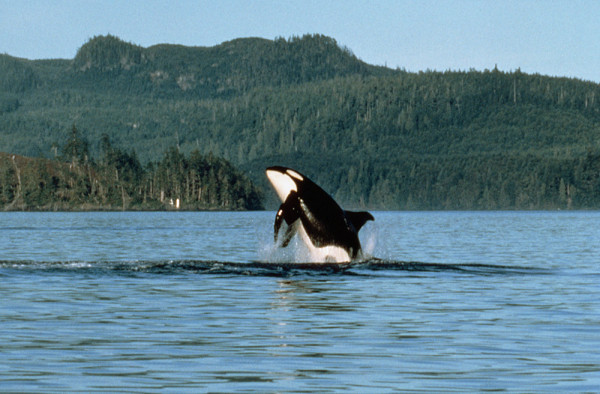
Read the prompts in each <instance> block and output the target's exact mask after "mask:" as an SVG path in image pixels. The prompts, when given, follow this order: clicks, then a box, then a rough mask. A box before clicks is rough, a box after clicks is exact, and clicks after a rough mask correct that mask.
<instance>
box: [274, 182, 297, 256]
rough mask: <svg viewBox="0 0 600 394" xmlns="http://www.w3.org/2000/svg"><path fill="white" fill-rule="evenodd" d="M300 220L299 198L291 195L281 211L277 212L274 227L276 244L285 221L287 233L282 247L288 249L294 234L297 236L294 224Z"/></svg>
mask: <svg viewBox="0 0 600 394" xmlns="http://www.w3.org/2000/svg"><path fill="white" fill-rule="evenodd" d="M299 218H300V209H299V208H298V198H297V196H296V194H295V193H290V195H289V196H288V198H287V199H286V200H285V201H284V202H283V204H281V206H280V207H279V210H277V215H276V216H275V224H274V226H273V230H274V235H273V238H274V242H275V243H277V238H278V236H279V229H280V228H281V224H282V223H283V221H284V220H285V223H286V224H287V226H288V227H287V229H286V231H285V235H284V238H283V242H282V245H281V246H283V247H286V246H287V245H288V244H289V243H290V240H291V239H292V237H293V236H294V234H296V226H294V225H293V224H294V222H295V221H296V220H298V219H299Z"/></svg>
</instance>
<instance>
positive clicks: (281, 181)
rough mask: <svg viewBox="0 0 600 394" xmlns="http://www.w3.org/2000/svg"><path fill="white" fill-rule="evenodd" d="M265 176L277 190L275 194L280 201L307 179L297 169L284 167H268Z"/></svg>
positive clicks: (296, 189)
mask: <svg viewBox="0 0 600 394" xmlns="http://www.w3.org/2000/svg"><path fill="white" fill-rule="evenodd" d="M266 173H267V178H269V182H271V185H273V188H274V189H275V191H276V192H277V196H279V199H280V200H281V201H285V200H286V199H287V196H288V195H289V194H290V193H291V192H292V191H295V192H297V191H298V185H299V184H300V183H301V182H304V180H305V179H307V178H306V177H305V176H304V175H302V174H300V173H299V172H298V171H295V170H292V169H291V168H286V167H279V166H276V167H269V168H267V170H266Z"/></svg>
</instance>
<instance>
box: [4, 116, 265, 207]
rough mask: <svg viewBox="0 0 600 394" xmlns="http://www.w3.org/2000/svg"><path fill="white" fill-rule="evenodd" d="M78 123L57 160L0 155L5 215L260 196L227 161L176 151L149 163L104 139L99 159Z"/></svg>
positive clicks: (211, 203) (244, 201) (226, 203)
mask: <svg viewBox="0 0 600 394" xmlns="http://www.w3.org/2000/svg"><path fill="white" fill-rule="evenodd" d="M88 147H89V143H88V141H87V140H86V139H85V138H83V137H81V135H80V133H79V131H78V129H77V127H76V126H75V125H73V127H72V129H71V132H70V135H69V136H68V138H67V139H66V142H65V143H64V145H63V146H62V147H61V148H60V155H57V157H56V158H55V159H43V158H37V159H32V158H26V157H22V156H17V155H12V154H6V153H0V209H3V210H169V209H175V210H177V209H184V210H209V209H219V210H249V209H250V210H254V209H263V206H262V203H261V196H260V194H259V191H258V190H257V189H256V187H254V185H253V184H252V182H250V180H249V179H248V177H246V176H245V175H243V174H241V173H240V172H239V171H237V170H236V169H235V168H233V166H232V165H231V164H230V163H229V162H227V161H226V160H224V159H218V158H215V157H213V156H212V155H209V156H207V157H204V156H202V155H201V154H200V153H199V152H198V151H194V152H192V153H191V155H190V156H189V157H185V155H183V154H182V153H180V152H179V150H178V149H177V148H176V147H171V148H170V149H168V150H167V151H166V152H165V154H164V156H163V158H162V159H161V160H160V161H158V162H149V163H147V164H146V165H145V166H142V164H141V163H140V162H139V160H138V158H137V155H136V154H135V152H134V151H132V152H129V153H128V152H126V151H123V150H122V149H119V148H116V147H114V146H113V145H112V143H111V141H110V138H109V137H108V135H106V134H105V135H103V136H102V141H101V151H102V154H101V156H100V158H99V161H97V162H96V161H94V160H92V159H91V157H90V155H89V148H88Z"/></svg>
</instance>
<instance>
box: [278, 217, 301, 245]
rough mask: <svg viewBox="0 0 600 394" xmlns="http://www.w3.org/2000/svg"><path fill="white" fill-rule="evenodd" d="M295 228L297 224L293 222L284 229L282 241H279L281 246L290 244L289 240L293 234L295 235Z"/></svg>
mask: <svg viewBox="0 0 600 394" xmlns="http://www.w3.org/2000/svg"><path fill="white" fill-rule="evenodd" d="M297 229H298V226H296V223H293V224H291V225H289V226H288V228H287V229H286V230H285V234H284V235H283V241H281V247H282V248H285V247H286V246H288V245H289V244H290V241H291V240H292V238H293V237H294V235H296V231H297Z"/></svg>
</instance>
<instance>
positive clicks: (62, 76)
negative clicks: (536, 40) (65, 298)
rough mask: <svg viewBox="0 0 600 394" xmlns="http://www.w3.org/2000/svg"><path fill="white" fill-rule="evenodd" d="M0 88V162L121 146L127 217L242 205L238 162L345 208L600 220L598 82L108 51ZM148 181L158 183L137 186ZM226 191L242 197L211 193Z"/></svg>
mask: <svg viewBox="0 0 600 394" xmlns="http://www.w3.org/2000/svg"><path fill="white" fill-rule="evenodd" d="M4 70H6V71H7V73H5V74H2V71H4ZM0 76H2V77H0V78H4V79H1V80H0V86H2V87H3V90H2V91H0V130H1V133H0V150H4V151H10V152H15V153H19V154H25V155H31V156H37V155H45V156H47V157H53V152H52V146H53V145H54V146H57V145H56V141H59V140H62V138H63V137H62V135H63V132H64V130H66V129H68V128H69V127H70V126H71V125H72V124H74V123H77V125H78V126H79V127H81V130H85V138H84V137H83V136H81V135H80V136H79V137H80V138H81V139H83V140H85V139H88V140H89V141H114V142H115V143H116V144H118V145H119V146H120V147H122V149H124V150H121V149H116V148H114V147H112V145H110V144H109V145H106V144H105V143H104V142H102V143H100V144H97V145H94V144H89V145H88V150H89V157H94V158H98V159H97V161H98V164H97V165H98V167H99V168H102V171H106V174H113V175H111V176H112V178H110V179H112V180H111V182H112V183H110V185H111V186H107V187H108V188H109V191H107V192H106V193H107V194H106V196H107V197H106V199H107V200H106V201H107V202H109V203H110V204H112V205H115V206H116V205H124V201H125V200H126V199H124V198H123V196H125V195H127V196H130V197H131V201H132V202H131V203H132V204H134V203H135V201H138V200H139V201H142V202H143V201H159V204H160V201H162V204H164V202H165V201H169V200H170V199H171V198H185V201H186V203H189V204H192V206H195V207H203V206H207V207H208V206H215V204H216V205H217V206H218V205H219V204H220V203H222V202H223V201H228V203H229V205H231V204H233V202H234V201H237V200H239V199H240V198H242V197H239V194H240V193H239V192H237V191H236V190H237V189H236V186H235V185H236V184H244V182H243V181H239V180H237V178H235V177H233V176H229V175H228V176H222V175H223V174H219V171H220V169H222V168H228V167H227V165H225V164H219V163H220V161H219V160H221V159H216V158H215V157H222V158H223V159H225V160H227V161H228V162H231V163H233V164H235V165H236V166H238V167H240V168H242V169H244V170H245V171H246V172H247V173H248V174H249V176H250V178H251V179H253V180H254V181H255V182H257V184H259V185H261V186H262V188H263V189H265V190H268V189H269V186H268V185H267V184H266V181H265V177H264V172H263V171H264V168H265V167H266V166H268V165H275V164H281V165H289V166H293V167H296V168H297V169H298V170H300V171H302V172H304V173H306V174H307V175H308V176H311V177H312V178H313V179H315V181H317V182H318V183H320V184H321V185H322V186H323V187H324V188H325V189H326V190H328V191H330V192H331V193H332V194H333V195H334V197H336V198H337V199H339V200H340V202H342V203H343V204H344V205H345V206H356V207H368V208H382V209H556V208H599V207H600V185H599V183H598V173H599V172H598V170H599V168H598V167H599V166H600V164H599V163H598V152H599V151H600V139H599V135H600V103H599V98H600V86H599V85H598V84H594V83H590V82H584V81H580V80H575V79H566V78H550V77H546V76H541V75H528V74H524V73H522V72H520V71H519V70H517V71H515V72H511V73H506V72H501V71H499V70H497V69H494V70H485V71H483V72H478V71H468V72H444V73H440V72H422V73H408V72H405V71H402V70H390V69H387V68H383V67H374V66H370V65H368V64H365V63H364V62H361V61H360V60H359V59H357V58H356V57H355V56H354V55H353V54H352V53H351V52H350V51H349V50H348V49H346V48H340V47H339V45H338V44H337V43H336V42H335V40H333V39H331V38H329V37H325V36H321V35H307V36H303V37H293V38H290V39H287V40H286V39H283V38H278V39H276V40H273V41H271V40H264V39H256V38H250V39H238V40H233V41H229V42H225V43H223V44H221V45H217V46H215V47H210V48H204V47H192V48H190V47H183V46H177V45H157V46H153V47H150V48H141V47H138V46H135V45H133V44H129V43H125V42H123V41H121V40H120V39H118V38H116V37H112V36H106V37H95V38H93V39H92V40H90V41H89V42H88V43H86V44H85V45H84V46H82V48H80V50H79V52H78V54H77V56H76V58H75V59H74V60H73V61H65V60H54V61H26V60H20V59H14V58H11V57H8V56H5V57H3V58H2V59H0ZM5 76H6V77H5ZM4 87H6V88H4ZM80 134H81V133H80ZM103 135H106V138H104V137H102V136H103ZM171 146H177V147H178V148H177V149H175V148H173V149H170V150H169V147H171ZM165 152H167V153H165ZM193 152H195V153H193ZM211 153H212V155H214V156H212V155H211ZM71 157H73V156H71ZM161 158H162V159H161ZM199 158H202V160H200V159H199ZM67 160H69V161H72V160H71V159H67ZM203 160H204V161H207V162H208V163H209V164H210V166H212V167H211V168H212V173H213V175H211V170H208V171H205V170H204V169H203V168H204V167H203V166H206V165H207V164H206V163H204V161H203ZM79 162H83V161H82V160H81V157H80V159H79ZM228 165H229V164H228ZM8 168H9V167H7V170H6V171H10V170H9V169H8ZM109 168H110V170H109ZM192 169H195V170H194V171H193V172H191V171H192ZM13 170H14V169H13ZM102 171H101V172H102ZM223 171H225V170H223ZM102 173H104V172H102ZM150 174H152V175H151V176H150ZM4 175H5V174H4V173H1V172H0V178H1V177H2V176H4ZM7 176H8V177H9V178H10V177H11V176H12V175H11V176H9V175H7ZM107 176H108V175H107ZM140 177H141V178H143V179H145V181H144V182H148V183H146V184H144V185H137V186H132V182H131V180H132V179H138V178H140ZM11 179H12V178H11ZM117 179H118V181H117ZM222 179H229V180H230V183H229V184H228V185H229V186H227V187H220V186H219V187H218V185H217V184H215V185H213V186H211V187H210V188H208V189H206V187H202V188H200V189H199V188H198V185H199V184H200V182H201V181H202V182H204V183H203V184H206V185H208V184H210V183H211V182H218V180H222ZM119 182H124V183H123V184H122V185H121V184H120V183H119ZM121 186H122V187H121ZM79 187H81V188H82V189H85V188H86V187H87V188H88V189H92V188H94V187H95V186H94V185H93V184H86V183H85V182H84V183H80V186H79ZM136 187H137V189H136ZM128 188H129V189H128ZM5 189H6V190H7V192H6V193H8V194H10V193H13V196H14V195H15V194H14V193H16V189H15V187H14V185H13V186H10V185H8V186H6V187H5ZM246 189H247V188H246ZM144 190H145V191H144ZM209 190H210V191H209ZM161 191H162V192H163V194H164V195H163V196H162V197H161V195H160V193H161ZM136 193H137V194H136ZM140 193H141V194H140ZM144 193H145V194H144ZM157 193H158V194H157ZM198 195H201V196H203V197H202V198H203V200H202V201H200V200H198V198H197V196H198ZM133 196H138V197H135V198H134V197H133ZM178 196H179V197H178ZM182 196H185V197H182ZM194 196H196V197H194ZM205 197H206V199H204V198H205ZM102 198H104V197H102ZM102 198H100V199H99V201H100V202H103V201H104V200H103V199H102ZM136 198H137V199H138V200H136ZM194 198H195V199H194ZM244 198H245V199H248V198H250V197H249V195H246V197H243V198H242V199H244ZM268 198H269V199H270V200H269V201H268V204H269V205H272V204H275V197H274V195H272V194H269V195H268ZM144 199H145V200H144ZM9 201H12V200H10V199H9ZM192 201H194V202H192ZM203 204H207V205H203ZM242 205H243V204H238V205H237V206H242ZM255 205H256V204H255Z"/></svg>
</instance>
